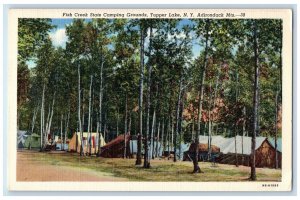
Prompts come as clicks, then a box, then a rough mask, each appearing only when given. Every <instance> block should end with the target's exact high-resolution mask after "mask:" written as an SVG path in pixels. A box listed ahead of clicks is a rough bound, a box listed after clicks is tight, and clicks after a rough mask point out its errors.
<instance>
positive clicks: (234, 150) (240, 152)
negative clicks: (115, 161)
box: [18, 131, 282, 168]
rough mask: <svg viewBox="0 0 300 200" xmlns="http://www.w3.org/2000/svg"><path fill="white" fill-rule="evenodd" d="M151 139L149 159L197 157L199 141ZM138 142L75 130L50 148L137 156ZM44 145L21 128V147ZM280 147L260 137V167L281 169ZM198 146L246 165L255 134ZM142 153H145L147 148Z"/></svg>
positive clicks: (209, 155) (202, 152)
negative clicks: (174, 142)
mask: <svg viewBox="0 0 300 200" xmlns="http://www.w3.org/2000/svg"><path fill="white" fill-rule="evenodd" d="M99 136H100V138H99ZM99 142H100V145H99ZM148 142H149V145H148V156H149V159H155V158H161V159H164V158H165V159H171V158H174V156H176V158H177V159H178V160H182V161H192V160H193V158H194V156H195V154H194V153H195V150H196V149H195V148H196V145H195V143H181V144H180V145H179V144H178V145H176V147H175V146H174V144H173V142H170V143H168V142H166V141H160V140H158V139H157V138H153V139H151V140H150V141H149V140H148ZM137 143H138V141H137V137H136V136H135V135H130V134H126V137H125V135H118V136H116V138H114V139H112V140H111V141H107V143H106V141H105V139H104V137H103V136H102V134H99V133H88V132H83V133H82V134H80V132H75V133H74V134H73V136H72V138H71V139H67V140H65V141H64V140H62V139H61V138H59V136H54V137H49V138H48V144H49V145H50V147H49V149H50V150H64V151H69V152H77V153H83V154H84V155H87V154H89V155H97V156H100V157H106V158H135V156H136V154H137V151H138V149H137ZM40 145H41V142H40V136H39V135H37V134H34V133H33V134H30V133H27V132H26V131H18V148H28V149H31V148H36V149H38V148H40ZM142 146H143V145H142ZM276 146H277V149H275V141H274V139H272V138H267V137H257V138H256V145H255V157H256V159H255V160H256V167H268V168H274V167H275V166H276V162H277V165H278V167H280V168H281V151H282V149H281V138H278V139H277V145H276ZM99 147H100V149H99ZM198 148H199V154H198V156H199V157H198V160H199V161H209V162H212V163H222V164H232V165H245V166H250V164H251V163H250V161H251V159H250V156H251V137H248V136H236V137H229V138H226V137H223V136H219V135H218V136H210V137H209V136H202V135H201V136H199V146H198ZM174 152H176V155H174ZM141 153H142V154H144V150H143V148H142V151H141Z"/></svg>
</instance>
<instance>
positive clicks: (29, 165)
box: [17, 151, 127, 181]
mask: <svg viewBox="0 0 300 200" xmlns="http://www.w3.org/2000/svg"><path fill="white" fill-rule="evenodd" d="M17 181H127V179H126V178H118V177H114V176H113V175H112V174H109V173H105V172H99V171H97V172H96V171H93V170H91V169H86V168H83V169H81V168H75V167H71V166H66V167H65V166H57V165H55V163H53V164H49V162H41V161H37V160H35V159H34V153H32V152H30V153H29V152H26V151H24V152H18V153H17Z"/></svg>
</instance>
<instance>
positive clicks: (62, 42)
mask: <svg viewBox="0 0 300 200" xmlns="http://www.w3.org/2000/svg"><path fill="white" fill-rule="evenodd" d="M87 20H90V19H87ZM72 21H73V19H72V18H70V19H65V18H64V19H56V18H55V19H52V25H54V26H55V28H53V29H51V30H50V31H49V36H50V39H51V41H52V44H53V46H54V47H56V48H57V47H62V48H65V47H66V42H67V41H68V36H67V35H66V26H67V25H69V24H71V23H72ZM190 24H192V23H191V21H190V20H188V19H183V20H181V21H180V22H179V24H178V27H182V26H184V25H190ZM192 43H193V47H192V48H193V49H192V52H193V59H194V58H196V57H197V56H198V55H199V54H200V51H201V50H202V48H201V47H200V45H199V44H198V42H197V41H196V40H195V39H194V40H193V41H192ZM27 64H28V67H29V68H33V67H35V66H36V63H35V61H34V60H30V61H27Z"/></svg>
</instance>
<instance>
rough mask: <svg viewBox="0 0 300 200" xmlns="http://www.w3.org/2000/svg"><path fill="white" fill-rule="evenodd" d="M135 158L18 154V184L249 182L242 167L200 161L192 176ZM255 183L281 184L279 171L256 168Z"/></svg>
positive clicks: (187, 168) (175, 166)
mask: <svg viewBox="0 0 300 200" xmlns="http://www.w3.org/2000/svg"><path fill="white" fill-rule="evenodd" d="M134 163H135V159H122V158H101V157H100V158H97V157H95V156H92V157H88V156H85V157H80V156H79V155H78V154H77V153H67V152H61V153H58V152H57V153H54V152H43V153H41V152H37V151H18V152H17V180H18V181H204V182H205V181H248V177H249V174H250V168H249V167H245V166H239V167H235V166H234V165H225V164H216V165H212V164H211V163H208V162H200V167H201V169H202V170H203V171H204V173H201V174H193V173H191V171H192V163H191V162H176V163H174V162H173V161H172V160H167V159H166V160H164V159H160V160H159V159H156V160H151V168H150V169H144V168H142V167H141V166H135V165H134ZM256 170H257V181H280V180H281V169H277V170H276V169H269V168H257V169H256Z"/></svg>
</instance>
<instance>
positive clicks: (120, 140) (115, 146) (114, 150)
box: [100, 134, 131, 158]
mask: <svg viewBox="0 0 300 200" xmlns="http://www.w3.org/2000/svg"><path fill="white" fill-rule="evenodd" d="M129 141H130V135H128V134H127V135H126V157H129V156H131V154H130V145H129ZM124 144H125V142H124V135H119V136H118V137H116V138H115V139H114V140H112V141H110V142H109V143H107V144H106V145H105V146H103V147H101V153H100V156H101V157H105V158H123V157H124V149H125V145H124Z"/></svg>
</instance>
